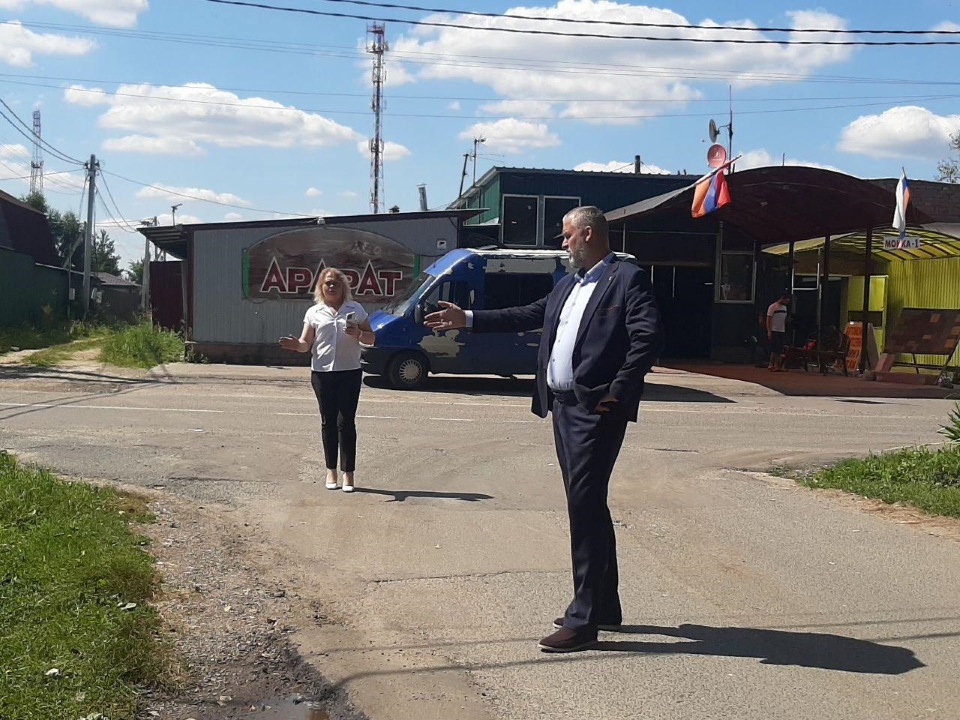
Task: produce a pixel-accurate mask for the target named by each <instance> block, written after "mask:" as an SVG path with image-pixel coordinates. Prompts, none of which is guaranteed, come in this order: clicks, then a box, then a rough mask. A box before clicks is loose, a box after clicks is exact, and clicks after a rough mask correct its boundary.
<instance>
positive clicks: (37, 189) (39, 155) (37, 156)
mask: <svg viewBox="0 0 960 720" xmlns="http://www.w3.org/2000/svg"><path fill="white" fill-rule="evenodd" d="M36 193H40V194H41V195H42V194H43V148H41V147H40V111H39V110H34V111H33V160H31V161H30V194H31V195H33V194H36Z"/></svg>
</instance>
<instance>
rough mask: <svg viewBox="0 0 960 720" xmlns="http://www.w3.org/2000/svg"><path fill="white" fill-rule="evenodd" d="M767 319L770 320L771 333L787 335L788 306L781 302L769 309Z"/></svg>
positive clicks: (775, 303)
mask: <svg viewBox="0 0 960 720" xmlns="http://www.w3.org/2000/svg"><path fill="white" fill-rule="evenodd" d="M767 317H768V318H770V332H775V333H785V332H786V331H787V306H786V305H784V304H782V303H781V302H780V301H779V300H777V301H776V302H774V303H773V304H772V305H770V307H768V308H767Z"/></svg>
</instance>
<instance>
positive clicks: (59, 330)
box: [0, 321, 101, 355]
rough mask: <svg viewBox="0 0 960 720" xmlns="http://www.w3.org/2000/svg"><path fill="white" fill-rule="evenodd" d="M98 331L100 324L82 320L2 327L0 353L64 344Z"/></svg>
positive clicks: (0, 328)
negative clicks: (36, 325) (38, 325)
mask: <svg viewBox="0 0 960 720" xmlns="http://www.w3.org/2000/svg"><path fill="white" fill-rule="evenodd" d="M98 332H101V328H100V327H99V326H97V325H93V324H88V323H83V322H80V321H74V322H71V323H53V324H46V325H44V326H43V327H33V326H30V325H24V326H20V327H0V355H3V354H4V353H8V352H11V351H12V350H13V348H19V349H20V350H38V349H40V348H47V347H50V346H52V345H63V344H65V343H69V342H73V341H74V340H80V339H82V338H87V337H90V336H92V335H95V334H97V333H98Z"/></svg>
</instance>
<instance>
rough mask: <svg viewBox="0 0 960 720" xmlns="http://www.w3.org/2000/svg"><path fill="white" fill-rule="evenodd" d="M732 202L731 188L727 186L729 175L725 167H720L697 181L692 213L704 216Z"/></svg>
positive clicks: (694, 215) (696, 215) (695, 215)
mask: <svg viewBox="0 0 960 720" xmlns="http://www.w3.org/2000/svg"><path fill="white" fill-rule="evenodd" d="M728 202H730V190H729V188H728V187H727V176H726V175H724V174H723V169H722V168H721V169H718V170H717V172H715V173H714V174H713V175H708V176H707V177H705V178H703V179H702V180H701V181H700V182H698V183H697V186H696V188H695V189H694V191H693V207H692V208H690V213H691V214H692V215H693V217H695V218H697V217H703V216H704V215H706V214H707V213H712V212H713V211H714V210H717V209H718V208H722V207H723V206H724V205H726V204H727V203H728Z"/></svg>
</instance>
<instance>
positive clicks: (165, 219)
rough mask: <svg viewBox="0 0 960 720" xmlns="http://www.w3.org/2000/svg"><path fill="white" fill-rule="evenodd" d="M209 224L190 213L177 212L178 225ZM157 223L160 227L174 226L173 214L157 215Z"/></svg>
mask: <svg viewBox="0 0 960 720" xmlns="http://www.w3.org/2000/svg"><path fill="white" fill-rule="evenodd" d="M205 222H207V221H206V220H204V219H203V218H200V217H197V216H196V215H190V214H189V213H182V212H180V211H177V225H197V224H199V223H205ZM157 223H158V224H160V225H173V215H172V214H171V213H168V212H167V213H160V214H159V215H157Z"/></svg>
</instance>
